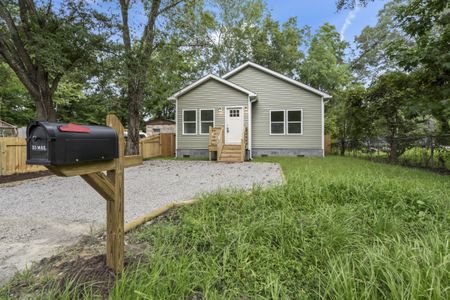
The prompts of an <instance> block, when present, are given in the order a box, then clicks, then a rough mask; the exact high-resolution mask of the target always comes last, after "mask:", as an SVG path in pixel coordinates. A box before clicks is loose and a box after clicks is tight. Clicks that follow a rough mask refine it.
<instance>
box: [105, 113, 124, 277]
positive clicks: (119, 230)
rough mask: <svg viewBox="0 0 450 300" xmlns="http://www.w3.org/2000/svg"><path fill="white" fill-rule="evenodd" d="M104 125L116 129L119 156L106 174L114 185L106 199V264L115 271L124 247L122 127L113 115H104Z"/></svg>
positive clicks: (121, 267) (119, 267)
mask: <svg viewBox="0 0 450 300" xmlns="http://www.w3.org/2000/svg"><path fill="white" fill-rule="evenodd" d="M106 125H108V126H109V127H112V128H114V129H115V130H116V132H117V135H118V143H119V157H118V158H117V159H115V160H114V164H115V166H114V170H110V171H108V172H107V176H108V178H109V180H111V183H112V184H113V186H114V201H106V233H107V238H106V264H107V265H108V267H110V268H111V269H113V270H114V271H115V272H116V273H118V272H121V271H122V269H123V251H124V250H123V249H124V236H123V235H124V233H123V227H124V211H123V210H124V164H123V157H124V154H125V138H124V135H123V131H124V128H123V126H122V124H121V123H120V121H119V119H118V118H117V117H116V116H115V115H108V116H107V117H106Z"/></svg>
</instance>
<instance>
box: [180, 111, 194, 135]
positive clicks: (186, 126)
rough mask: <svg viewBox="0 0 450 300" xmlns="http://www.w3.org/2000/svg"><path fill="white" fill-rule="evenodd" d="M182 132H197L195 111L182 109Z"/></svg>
mask: <svg viewBox="0 0 450 300" xmlns="http://www.w3.org/2000/svg"><path fill="white" fill-rule="evenodd" d="M183 134H197V111H196V110H195V109H193V110H183Z"/></svg>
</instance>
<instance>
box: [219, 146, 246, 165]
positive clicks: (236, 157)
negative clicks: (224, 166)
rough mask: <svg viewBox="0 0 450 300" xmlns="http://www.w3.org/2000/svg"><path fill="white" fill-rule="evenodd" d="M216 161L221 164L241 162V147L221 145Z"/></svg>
mask: <svg viewBox="0 0 450 300" xmlns="http://www.w3.org/2000/svg"><path fill="white" fill-rule="evenodd" d="M217 160H218V161H223V162H242V159H241V145H223V149H222V152H221V153H220V157H218V158H217Z"/></svg>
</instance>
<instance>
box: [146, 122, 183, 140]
mask: <svg viewBox="0 0 450 300" xmlns="http://www.w3.org/2000/svg"><path fill="white" fill-rule="evenodd" d="M145 131H146V133H147V136H151V135H155V134H160V133H175V131H176V128H175V121H172V120H167V119H155V120H150V121H147V122H146V123H145Z"/></svg>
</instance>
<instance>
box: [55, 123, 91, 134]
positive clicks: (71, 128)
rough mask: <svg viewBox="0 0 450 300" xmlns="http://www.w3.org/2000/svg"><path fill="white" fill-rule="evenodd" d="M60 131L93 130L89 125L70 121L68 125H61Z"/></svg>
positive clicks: (85, 131)
mask: <svg viewBox="0 0 450 300" xmlns="http://www.w3.org/2000/svg"><path fill="white" fill-rule="evenodd" d="M58 129H59V131H62V132H84V133H89V132H91V129H90V128H89V127H85V126H81V125H77V124H73V123H69V124H67V125H61V126H59V127H58Z"/></svg>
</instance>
